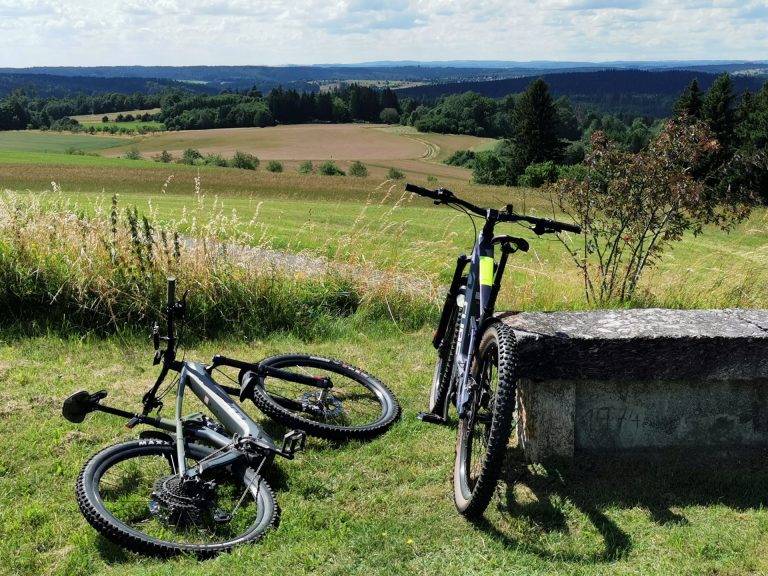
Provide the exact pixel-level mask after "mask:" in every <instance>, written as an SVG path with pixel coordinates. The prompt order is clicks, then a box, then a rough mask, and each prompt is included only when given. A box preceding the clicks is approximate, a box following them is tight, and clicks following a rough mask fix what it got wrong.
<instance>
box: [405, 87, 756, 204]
mask: <svg viewBox="0 0 768 576" xmlns="http://www.w3.org/2000/svg"><path fill="white" fill-rule="evenodd" d="M669 116H674V117H680V116H683V117H687V118H688V119H690V120H699V121H702V122H704V123H705V124H706V125H708V126H709V128H710V129H711V130H712V132H713V134H714V135H715V137H716V138H717V141H718V148H717V152H716V153H715V152H713V153H711V154H709V155H708V163H707V164H706V165H704V164H702V165H701V166H699V171H700V172H701V174H702V175H703V174H704V173H706V174H707V176H706V177H707V178H708V179H709V180H710V184H711V185H717V186H720V187H725V188H731V189H734V187H739V188H740V189H749V190H751V191H752V193H753V194H754V195H756V196H757V197H759V198H761V199H762V200H763V201H768V180H767V179H768V160H766V158H768V82H766V83H765V84H763V86H762V87H761V88H760V89H759V90H758V91H757V92H756V93H755V94H752V93H750V92H745V93H743V94H737V93H736V91H735V89H734V84H733V82H732V79H731V77H730V76H729V75H727V74H724V75H722V76H720V77H718V79H717V80H716V81H715V82H714V83H713V84H712V85H711V86H710V88H709V89H708V90H707V91H706V92H702V91H701V90H700V89H699V87H698V82H697V81H696V80H695V79H694V80H693V81H692V82H691V84H690V85H689V86H688V88H686V90H685V91H684V92H683V94H681V95H680V96H679V98H678V99H677V101H676V102H675V103H674V105H673V108H672V110H670V114H669ZM402 117H403V121H404V122H405V123H408V124H411V125H413V126H415V127H416V128H417V129H419V130H422V131H434V132H451V133H460V134H473V135H476V136H492V137H495V138H498V139H499V143H498V145H497V146H496V148H495V150H493V151H489V152H483V153H476V154H475V153H472V152H471V151H461V152H459V153H457V154H455V155H454V157H452V158H450V159H449V160H448V162H449V163H453V164H459V165H464V166H467V167H470V168H472V169H473V174H474V180H475V181H476V182H478V183H482V184H497V185H528V186H530V185H540V184H542V183H544V182H546V181H554V180H556V179H557V178H558V177H559V176H562V175H563V174H564V173H568V170H569V168H568V167H569V166H575V165H578V164H580V163H581V162H582V161H583V159H584V157H585V154H586V153H587V152H588V151H589V149H590V146H591V140H592V137H593V136H594V135H595V134H597V133H600V134H602V135H603V136H604V137H605V138H606V139H607V140H609V141H611V142H613V143H614V144H616V145H617V146H618V147H619V149H621V150H623V151H625V152H630V153H637V152H640V151H641V150H645V149H646V148H647V147H648V145H649V143H650V142H651V141H652V140H653V139H654V138H655V137H656V136H657V135H658V134H659V132H660V130H661V127H662V124H663V122H662V121H661V120H652V119H650V118H643V117H638V118H634V119H632V120H631V122H629V123H627V122H625V121H623V120H622V119H621V118H619V117H617V116H614V115H612V114H599V113H596V112H588V113H577V112H576V111H575V110H574V109H573V107H572V106H571V104H570V102H569V100H568V99H567V98H565V97H561V98H559V99H557V100H554V99H553V98H552V96H551V95H550V93H549V87H548V85H547V83H546V82H545V81H544V80H543V79H537V80H534V81H532V82H531V83H530V84H529V85H528V88H527V89H526V91H525V92H524V93H522V94H519V95H512V96H507V97H505V98H502V99H497V100H494V99H491V98H488V97H485V96H481V95H480V94H477V93H465V94H459V95H451V96H446V97H443V98H441V99H440V100H438V102H437V103H436V104H435V105H434V106H431V107H430V106H427V105H424V104H415V103H414V102H413V101H408V102H406V103H405V104H404V110H403V115H402ZM715 181H717V182H715Z"/></svg>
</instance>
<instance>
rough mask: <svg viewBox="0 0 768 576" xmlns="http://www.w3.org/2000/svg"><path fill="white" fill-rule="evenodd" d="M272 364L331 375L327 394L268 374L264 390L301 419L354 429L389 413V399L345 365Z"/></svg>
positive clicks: (318, 374)
mask: <svg viewBox="0 0 768 576" xmlns="http://www.w3.org/2000/svg"><path fill="white" fill-rule="evenodd" d="M272 366H273V367H275V368H280V369H281V370H287V371H290V372H297V373H300V374H303V375H305V376H318V377H323V376H327V377H329V378H330V379H331V381H332V382H333V388H332V389H331V390H329V391H327V393H326V394H325V396H324V397H323V395H322V393H321V392H322V391H321V390H320V389H318V388H312V387H311V386H307V385H305V384H299V383H296V382H287V381H285V380H280V379H279V378H274V377H270V376H266V377H264V379H263V386H264V390H265V391H266V393H267V394H269V396H270V398H271V399H272V400H273V401H274V402H275V403H277V404H278V405H280V406H281V407H282V408H284V409H286V410H289V411H291V412H293V413H294V415H295V416H296V417H298V418H301V419H303V420H308V421H311V422H317V423H321V424H327V425H329V426H339V427H350V428H353V427H363V426H367V425H370V424H373V423H375V422H377V421H378V420H379V419H380V418H382V416H383V415H384V414H385V399H384V398H383V397H382V396H381V395H380V394H379V393H378V391H376V390H373V389H370V388H369V387H367V386H366V385H365V384H364V383H363V382H362V381H360V380H357V379H355V378H353V377H352V376H350V375H349V373H347V372H346V371H345V370H344V369H343V366H341V365H340V366H339V368H338V369H332V368H329V367H328V366H323V367H318V366H315V365H313V364H312V363H311V361H301V362H295V361H294V362H290V363H285V364H281V363H275V364H272Z"/></svg>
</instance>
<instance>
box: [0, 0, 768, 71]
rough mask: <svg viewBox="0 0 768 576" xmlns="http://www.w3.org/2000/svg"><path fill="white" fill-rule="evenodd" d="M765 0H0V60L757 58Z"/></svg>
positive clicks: (766, 41)
mask: <svg viewBox="0 0 768 576" xmlns="http://www.w3.org/2000/svg"><path fill="white" fill-rule="evenodd" d="M767 21H768V3H766V2H765V1H764V0H711V1H708V0H686V1H685V2H681V1H680V0H625V1H620V0H515V1H514V2H510V1H509V0H330V1H329V0H259V1H258V2H253V1H252V0H112V1H109V2H104V1H103V0H77V2H72V1H71V0H70V1H69V2H67V1H66V0H0V30H1V31H2V33H0V66H11V67H24V66H34V65H40V66H43V65H81V66H88V65H118V64H137V63H138V64H166V65H174V64H176V65H191V64H287V63H293V64H318V63H328V62H346V63H354V62H361V61H369V60H398V59H401V60H413V59H417V60H473V59H474V60H478V59H489V60H523V61H525V60H585V61H605V60H633V59H634V60H641V59H670V60H671V59H756V58H757V59H760V58H765V57H766V54H768V35H767V34H766V33H765V30H766V29H768V26H766V22H767Z"/></svg>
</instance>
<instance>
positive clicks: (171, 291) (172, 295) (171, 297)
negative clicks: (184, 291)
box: [168, 276, 176, 306]
mask: <svg viewBox="0 0 768 576" xmlns="http://www.w3.org/2000/svg"><path fill="white" fill-rule="evenodd" d="M174 304H176V277H175V276H169V277H168V306H173V305H174Z"/></svg>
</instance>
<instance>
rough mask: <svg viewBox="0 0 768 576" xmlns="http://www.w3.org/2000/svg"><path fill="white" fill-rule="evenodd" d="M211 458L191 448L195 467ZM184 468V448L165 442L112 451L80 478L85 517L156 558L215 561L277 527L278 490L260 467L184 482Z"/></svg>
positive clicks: (99, 457) (93, 462)
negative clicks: (180, 468) (180, 452)
mask: <svg viewBox="0 0 768 576" xmlns="http://www.w3.org/2000/svg"><path fill="white" fill-rule="evenodd" d="M211 452H212V450H211V449H208V448H204V447H202V446H197V445H194V444H192V445H190V446H188V447H187V450H186V454H187V457H188V458H189V459H190V462H189V465H190V466H193V465H195V463H196V462H198V461H199V460H201V459H203V458H205V457H206V456H208V455H210V453H211ZM176 462H177V456H176V446H175V445H174V444H171V443H169V442H164V441H161V440H134V441H129V442H123V443H121V444H115V445H114V446H109V447H108V448H105V449H104V450H102V451H101V452H99V453H97V454H96V455H95V456H93V458H91V459H90V460H89V461H88V462H87V463H86V465H85V466H84V467H83V470H82V471H81V472H80V475H79V477H78V479H77V484H76V491H75V492H76V496H77V502H78V504H79V505H80V511H81V512H82V513H83V516H85V519H86V520H88V522H89V523H90V524H91V525H92V526H93V527H94V528H95V529H96V530H98V531H99V532H100V533H101V534H103V535H104V536H105V537H107V538H108V539H109V540H112V541H113V542H115V543H116V544H118V545H120V546H124V547H126V548H128V549H129V550H133V551H134V552H139V553H142V554H149V555H153V556H172V555H175V554H180V553H190V554H195V555H197V556H200V557H209V556H213V555H214V554H217V553H219V552H223V551H226V550H229V549H230V548H232V547H233V546H236V545H239V544H244V543H246V542H254V541H256V540H258V539H259V538H260V537H261V536H262V535H263V534H264V532H265V531H266V530H267V529H268V528H270V527H271V526H273V525H275V524H276V523H277V518H278V516H279V514H278V509H277V503H276V502H275V496H274V494H273V493H272V489H271V488H270V487H269V485H268V484H267V483H266V482H265V481H264V480H263V479H262V478H261V477H260V476H258V475H257V474H256V472H254V471H253V470H252V469H250V468H248V467H247V466H244V465H237V464H235V465H233V466H231V468H226V469H222V468H217V469H213V470H207V471H206V472H204V473H203V475H202V477H201V478H199V482H191V481H187V482H184V481H183V480H181V478H180V477H179V476H178V475H177V474H176V470H177V466H176Z"/></svg>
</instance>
